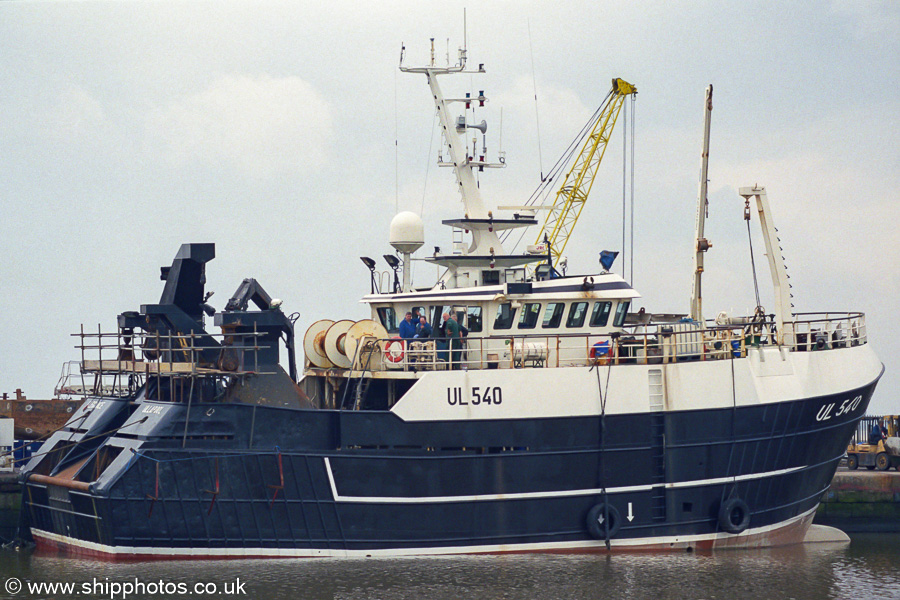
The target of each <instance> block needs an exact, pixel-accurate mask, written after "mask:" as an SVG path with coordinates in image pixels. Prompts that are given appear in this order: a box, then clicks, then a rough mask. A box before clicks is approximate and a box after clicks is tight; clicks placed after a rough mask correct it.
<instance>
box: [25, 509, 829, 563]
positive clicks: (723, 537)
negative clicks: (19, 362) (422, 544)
mask: <svg viewBox="0 0 900 600" xmlns="http://www.w3.org/2000/svg"><path fill="white" fill-rule="evenodd" d="M815 510H816V508H815V507H814V508H812V509H810V510H808V511H806V512H805V513H803V514H802V515H799V516H797V517H793V518H791V519H788V520H787V521H783V522H781V523H776V524H774V525H766V526H765V527H757V528H755V529H747V530H746V531H744V532H743V533H740V534H736V535H733V534H729V533H709V534H696V535H684V536H664V537H643V538H634V539H623V540H617V539H612V540H610V545H611V547H612V548H621V549H639V548H640V547H642V546H656V547H662V546H673V547H674V546H675V545H677V546H684V545H691V544H696V543H698V542H707V541H712V542H717V541H722V542H727V543H728V546H729V547H740V546H741V542H742V541H746V542H748V543H747V545H748V546H751V547H756V545H757V544H755V543H754V542H753V540H751V539H750V538H751V537H753V536H758V535H761V534H767V533H770V532H773V531H776V530H778V529H782V528H784V527H789V526H791V525H796V524H798V523H799V522H800V521H802V520H803V519H805V518H807V517H809V516H810V515H812V513H813V512H815ZM31 532H32V534H33V535H34V537H36V538H39V539H43V540H47V541H49V542H55V543H59V544H66V545H69V546H73V547H75V548H81V549H84V550H86V551H89V552H93V553H100V554H109V555H112V556H116V555H120V556H158V557H167V556H182V557H183V556H191V557H197V558H205V557H223V558H224V557H234V558H240V557H244V556H246V557H271V558H316V557H322V558H328V557H333V558H334V557H336V558H366V557H395V556H437V555H447V554H500V553H504V552H565V551H573V550H583V551H591V550H605V549H606V544H605V542H604V541H603V540H580V541H574V542H545V543H531V544H490V545H484V546H440V547H435V548H386V549H378V550H341V549H316V548H149V547H146V546H108V545H106V544H98V543H96V542H87V541H84V540H79V539H75V538H72V537H68V536H65V535H60V534H58V533H50V532H48V531H42V530H40V529H32V530H31ZM798 541H800V540H798Z"/></svg>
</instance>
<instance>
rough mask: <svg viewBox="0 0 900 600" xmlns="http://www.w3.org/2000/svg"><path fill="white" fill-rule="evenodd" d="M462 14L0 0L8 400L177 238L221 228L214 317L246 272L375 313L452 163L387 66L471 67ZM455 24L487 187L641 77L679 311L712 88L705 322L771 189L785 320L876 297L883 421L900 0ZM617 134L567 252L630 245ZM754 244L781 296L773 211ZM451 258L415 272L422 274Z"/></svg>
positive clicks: (562, 138) (332, 313) (894, 367)
mask: <svg viewBox="0 0 900 600" xmlns="http://www.w3.org/2000/svg"><path fill="white" fill-rule="evenodd" d="M453 4H454V3H448V2H441V3H436V2H435V3H430V2H421V1H418V2H371V3H359V2H341V1H331V2H328V3H321V2H220V1H217V2H210V3H201V2H2V3H0V142H2V151H0V203H2V209H3V211H2V220H0V234H2V237H0V240H2V244H3V260H2V262H0V281H2V285H3V293H2V295H0V391H5V392H12V391H13V390H14V389H15V388H17V387H20V388H22V389H23V390H24V391H25V393H26V394H28V395H29V396H30V397H35V398H38V397H49V395H50V394H51V392H52V389H53V387H54V385H55V384H56V380H57V378H58V373H59V369H60V367H61V365H62V363H63V362H64V361H66V360H72V359H77V358H79V355H78V353H77V352H76V350H75V349H74V348H73V346H74V344H75V340H74V338H71V337H70V336H69V334H72V333H75V332H77V331H78V329H79V327H80V326H81V324H84V325H85V327H86V328H88V329H91V330H96V328H97V326H98V324H99V325H101V326H102V327H103V329H104V330H106V331H114V329H115V323H116V321H115V317H116V315H117V314H118V313H120V312H122V311H125V310H136V309H138V308H139V306H140V304H145V303H155V302H156V301H157V300H158V298H159V294H160V293H161V291H162V285H163V284H162V282H161V281H159V267H160V266H163V265H168V264H170V263H171V260H172V258H173V257H174V255H175V252H176V251H177V250H178V247H179V245H180V244H181V243H184V242H215V243H216V253H217V258H216V259H215V260H214V261H213V262H212V263H210V264H209V266H208V267H207V275H208V279H209V283H208V287H207V289H210V290H214V291H215V293H216V295H215V296H214V297H213V298H212V300H211V303H212V304H213V305H214V306H216V308H218V309H221V308H222V307H223V306H224V304H225V302H226V301H227V299H228V298H229V297H230V296H231V295H232V293H233V292H234V291H235V289H236V288H237V286H238V285H239V283H240V282H241V280H242V279H243V278H244V277H256V278H257V279H258V280H259V281H260V282H261V283H262V284H263V286H264V287H265V288H266V290H267V291H268V292H269V293H270V294H271V295H272V296H275V297H279V298H282V299H283V300H284V307H285V309H286V311H287V312H293V311H298V312H300V314H301V318H300V320H299V321H298V323H297V333H298V336H302V334H303V332H304V331H305V330H306V328H307V327H308V325H309V324H311V323H312V322H313V321H315V320H317V319H320V318H332V319H340V318H352V319H359V318H364V317H366V316H368V315H367V313H366V310H365V308H364V306H362V305H360V304H359V303H358V298H359V297H360V296H361V295H363V294H364V293H366V292H368V272H367V271H366V269H365V267H364V266H363V265H362V263H361V262H360V261H359V259H358V257H359V256H361V255H369V256H373V257H379V262H380V261H381V259H380V256H381V255H382V254H385V253H389V252H390V251H391V250H390V247H389V246H388V244H387V235H388V227H389V223H390V220H391V217H392V216H393V214H394V213H395V212H396V209H397V208H399V209H400V210H413V211H415V212H420V211H421V210H422V207H423V205H424V213H425V214H424V219H425V223H426V246H425V248H426V249H427V250H428V251H429V252H430V251H431V249H432V248H433V246H435V245H438V246H444V247H449V245H450V231H449V229H447V228H444V227H441V226H440V225H439V222H440V219H442V218H452V217H457V216H460V215H459V214H458V212H459V208H460V204H459V201H458V195H457V194H456V192H455V188H454V185H453V176H452V172H451V171H449V170H446V169H439V168H438V167H437V166H436V165H435V164H434V163H435V158H436V155H437V150H438V145H439V138H438V137H437V136H436V135H435V131H436V130H435V129H434V111H433V106H432V104H431V100H430V97H429V94H428V90H427V87H426V85H425V80H424V77H423V76H421V75H409V74H401V73H399V72H398V69H397V66H398V61H399V57H400V47H401V43H405V44H406V47H407V58H406V63H407V64H409V65H415V64H422V63H424V61H425V60H427V57H428V51H429V41H428V40H429V38H431V37H433V38H435V44H436V46H437V50H438V52H437V54H438V60H440V61H443V60H444V59H445V56H446V54H447V48H448V41H447V40H448V38H449V48H450V53H451V57H452V58H453V59H454V60H455V55H456V48H457V47H458V46H459V45H461V43H462V38H463V18H462V12H463V11H462V5H459V6H452V5H453ZM467 15H468V28H467V31H468V49H469V57H470V64H471V65H475V64H477V63H484V65H485V68H486V70H487V74H485V75H478V76H473V77H468V76H467V77H459V78H455V79H446V80H444V81H443V85H444V86H445V91H446V92H448V95H455V94H461V93H463V92H465V91H474V92H477V91H478V90H482V89H483V90H485V94H486V95H487V96H488V97H489V99H490V101H489V102H488V105H487V106H486V107H485V109H483V110H482V111H480V112H479V113H478V115H477V118H478V119H479V120H480V119H482V118H484V119H486V120H487V121H488V124H489V129H488V135H487V144H488V153H489V156H495V152H496V151H497V150H498V149H500V143H501V139H500V134H501V131H502V150H503V151H504V152H505V153H506V159H507V163H508V165H509V166H508V168H506V169H504V170H495V171H489V172H485V173H483V174H482V175H481V178H480V180H481V189H482V193H483V196H484V198H485V201H486V202H487V203H488V204H489V205H492V206H496V205H508V204H521V203H522V202H524V200H525V199H527V198H528V196H529V195H530V193H531V191H532V190H533V189H534V188H535V187H536V185H537V184H538V183H539V179H540V173H541V171H542V170H543V172H547V171H548V170H549V168H550V166H551V165H552V164H553V162H554V161H555V160H556V158H557V157H558V156H559V155H560V153H561V152H562V151H563V149H564V148H565V147H566V146H567V145H568V144H569V142H570V141H571V139H572V138H573V137H574V136H575V134H576V133H577V132H578V130H579V129H580V128H581V126H582V125H583V124H584V122H585V121H586V119H587V118H588V117H589V116H590V114H591V113H592V112H593V111H594V110H595V109H596V107H597V106H598V105H599V104H600V102H601V101H602V99H603V97H604V96H605V94H606V92H607V91H608V89H609V87H610V80H611V79H612V78H613V77H621V78H623V79H625V80H627V81H629V82H631V83H633V84H634V85H636V86H637V88H638V92H639V93H638V96H637V101H636V103H635V117H636V129H635V132H636V136H635V139H636V144H635V157H636V160H635V175H634V177H635V245H634V260H635V268H634V285H635V287H636V288H637V289H638V291H639V292H640V293H641V294H642V295H643V298H642V299H641V300H639V301H638V303H637V306H645V307H646V308H647V310H649V311H655V312H687V311H688V308H689V300H690V277H691V257H692V243H693V240H692V238H693V227H694V212H695V205H696V195H697V179H698V177H697V175H698V169H699V155H700V143H701V135H702V118H703V94H704V89H705V88H706V86H707V85H709V84H710V83H712V84H713V85H714V87H715V94H714V110H713V116H712V143H711V158H710V193H709V197H710V203H711V206H710V215H709V221H708V225H707V237H709V239H710V240H711V241H712V242H713V249H712V250H711V251H710V252H709V253H708V255H707V258H706V265H707V272H706V277H705V290H704V306H705V312H706V314H707V316H709V317H713V316H715V314H716V313H718V312H719V311H720V310H727V311H729V312H731V313H742V312H744V311H748V310H752V308H753V306H754V305H755V301H754V299H753V284H752V274H751V269H750V259H749V249H748V242H747V232H746V226H745V224H744V221H743V218H742V211H743V200H742V199H741V198H740V197H739V196H738V195H737V188H739V187H742V186H747V185H753V184H759V185H763V186H765V187H766V188H767V189H768V192H769V199H770V201H771V203H772V208H773V212H774V217H775V222H776V225H777V226H778V228H779V229H780V231H781V238H782V246H783V249H784V255H785V257H786V260H787V264H788V268H789V273H790V275H791V277H792V279H791V281H792V283H793V285H794V289H793V292H794V295H795V299H794V303H795V306H796V310H797V311H799V312H824V311H835V312H837V311H864V312H866V313H867V323H868V329H869V336H870V340H871V343H872V344H873V346H874V347H875V349H876V351H877V352H878V354H879V356H880V357H881V360H882V361H883V362H884V363H885V366H886V368H887V372H886V375H885V377H884V379H883V380H882V382H881V384H880V387H879V389H878V391H877V392H876V396H875V400H874V403H873V405H872V407H871V410H870V412H873V413H882V414H883V413H887V412H892V413H897V412H900V403H898V402H900V401H898V392H900V376H898V374H897V371H898V368H900V349H898V348H900V343H898V340H900V325H898V318H897V314H896V307H897V293H898V272H900V259H898V257H900V251H898V241H900V236H898V233H897V228H898V221H900V208H898V203H897V190H898V189H900V180H898V173H900V161H898V158H900V153H898V145H897V139H898V133H900V132H898V116H897V115H898V114H900V101H898V90H900V61H898V59H897V57H898V56H900V47H898V46H900V3H897V2H892V1H884V2H877V1H873V2H809V1H803V2H778V3H774V2H682V1H672V0H667V1H665V2H634V3H629V2H605V1H600V2H598V1H596V0H594V1H591V2H557V3H547V2H524V1H521V0H519V1H516V2H479V3H473V4H471V5H470V6H469V7H468V11H467ZM532 65H533V67H532ZM535 91H536V92H537V103H535ZM501 109H502V128H501V120H500V114H501ZM538 123H539V128H538ZM538 132H539V133H538ZM622 133H623V132H622V130H621V128H619V130H617V131H616V132H615V133H614V135H613V142H612V143H611V144H610V149H609V151H608V152H607V155H606V157H605V159H604V162H603V164H602V165H601V168H600V172H599V174H598V179H597V183H596V184H595V186H594V188H593V191H592V195H591V198H590V201H589V203H588V205H587V208H586V209H585V212H584V214H583V216H582V218H581V221H580V222H579V224H578V226H577V228H576V231H575V233H574V235H573V237H572V239H571V241H570V243H569V246H568V248H567V249H566V254H567V255H568V257H569V265H570V272H572V271H575V272H590V271H596V270H597V269H598V266H597V262H596V258H597V253H598V252H599V251H600V250H603V249H609V250H622V249H623V248H622V239H621V218H622V215H621V213H622V179H623V166H622ZM538 140H540V153H539V152H538ZM429 150H430V154H429ZM530 235H536V232H535V233H534V234H530ZM753 235H754V237H755V240H756V241H755V251H756V252H757V255H756V256H757V266H758V270H759V275H760V278H761V283H762V292H763V304H764V306H766V307H767V309H769V310H771V307H772V305H773V302H772V294H771V283H770V279H769V276H768V271H767V269H766V267H765V262H764V257H763V254H762V248H761V246H760V242H759V239H760V238H759V228H758V224H757V223H756V222H754V223H753ZM625 249H626V252H630V250H629V245H628V244H626V248H625ZM420 254H424V252H421V253H420ZM620 258H621V257H620ZM630 260H631V257H630V256H628V254H627V253H626V261H627V262H630ZM616 268H617V269H618V268H620V265H617V266H616ZM434 276H435V270H434V267H432V266H426V265H424V264H421V263H420V264H417V266H416V271H415V281H414V284H416V285H419V286H422V285H427V284H430V283H432V281H433V278H434Z"/></svg>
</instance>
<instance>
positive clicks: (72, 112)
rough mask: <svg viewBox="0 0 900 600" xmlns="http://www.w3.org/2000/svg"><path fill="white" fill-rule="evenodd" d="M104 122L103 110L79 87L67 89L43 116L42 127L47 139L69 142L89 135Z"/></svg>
mask: <svg viewBox="0 0 900 600" xmlns="http://www.w3.org/2000/svg"><path fill="white" fill-rule="evenodd" d="M105 120H106V116H105V114H104V111H103V108H102V107H101V106H100V103H99V102H98V101H97V100H96V99H94V98H93V97H92V96H91V95H90V94H89V93H88V92H87V91H85V90H83V89H82V88H80V87H69V88H67V89H65V90H63V91H62V93H61V94H60V96H59V99H58V101H57V103H56V105H55V106H54V107H52V108H51V109H50V110H49V111H48V112H47V113H46V114H45V118H44V119H42V125H43V127H44V131H45V133H46V134H47V135H48V136H49V137H52V138H56V139H60V140H69V139H72V138H78V137H81V136H84V135H91V132H93V131H96V129H97V128H99V127H101V126H102V125H103V123H104V122H105Z"/></svg>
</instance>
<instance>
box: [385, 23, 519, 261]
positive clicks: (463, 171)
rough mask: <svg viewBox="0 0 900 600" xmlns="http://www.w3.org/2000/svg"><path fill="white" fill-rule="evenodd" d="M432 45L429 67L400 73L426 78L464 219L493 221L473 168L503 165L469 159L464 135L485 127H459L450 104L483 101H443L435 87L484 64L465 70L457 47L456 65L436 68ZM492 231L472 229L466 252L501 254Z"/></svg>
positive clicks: (463, 53) (462, 53) (463, 54)
mask: <svg viewBox="0 0 900 600" xmlns="http://www.w3.org/2000/svg"><path fill="white" fill-rule="evenodd" d="M431 44H432V54H431V56H432V58H431V65H429V66H427V67H404V66H402V65H401V66H400V70H401V71H403V72H404V73H424V74H425V76H426V77H427V79H428V87H429V88H430V89H431V95H432V97H433V98H434V105H435V108H436V109H437V113H438V118H439V119H440V122H441V130H442V131H443V134H444V139H445V140H446V142H447V148H448V150H449V153H450V161H451V164H452V166H453V170H454V171H455V173H456V180H457V183H458V185H459V193H460V195H461V196H462V201H463V205H464V210H465V217H466V219H492V218H493V213H492V212H491V211H489V210H488V209H487V208H486V207H485V204H484V201H483V200H482V198H481V191H480V190H479V189H478V181H477V180H476V179H475V173H474V169H476V168H480V167H502V166H504V165H502V164H500V165H494V164H490V163H487V162H485V161H484V160H483V158H480V157H477V156H471V157H470V156H469V154H468V149H467V147H466V139H465V133H466V130H467V129H468V128H475V129H480V130H481V131H482V133H484V129H486V125H485V124H482V125H478V126H474V125H462V126H460V125H458V124H457V123H456V122H455V121H454V118H453V115H452V114H451V111H450V104H451V103H454V102H465V103H471V102H484V98H483V97H477V98H445V97H444V94H443V92H442V91H441V87H440V85H439V84H438V80H437V78H438V75H450V74H457V73H484V72H485V70H484V65H479V66H478V69H477V70H469V71H466V70H465V68H466V49H465V48H460V50H459V62H458V63H457V64H456V65H454V66H452V67H451V66H449V65H448V66H445V67H439V66H435V64H434V39H433V38H432V40H431ZM492 229H493V228H484V229H482V228H474V227H473V228H472V229H471V231H472V238H473V239H472V248H471V249H470V250H469V252H470V253H472V254H485V255H486V254H495V255H498V256H499V255H503V254H505V251H504V250H503V246H502V244H501V243H500V238H499V236H498V235H497V232H496V231H494V230H492Z"/></svg>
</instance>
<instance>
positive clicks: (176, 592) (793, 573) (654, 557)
mask: <svg viewBox="0 0 900 600" xmlns="http://www.w3.org/2000/svg"><path fill="white" fill-rule="evenodd" d="M898 573H900V538H898V536H896V535H887V534H858V535H854V536H853V537H852V541H851V543H850V544H849V545H827V544H809V545H798V546H792V547H784V548H774V549H768V550H759V551H745V550H732V551H718V552H715V553H702V552H697V553H678V554H616V555H612V556H605V555H508V556H469V557H452V558H449V557H447V558H444V557H435V558H403V559H365V560H356V559H354V560H349V559H348V560H341V559H321V560H320V559H315V560H296V559H290V560H247V561H242V560H227V561H190V562H175V561H170V562H167V561H158V562H134V563H109V562H99V561H94V560H88V559H84V558H75V557H65V556H60V555H47V554H40V553H39V554H29V553H15V552H12V551H4V552H3V553H2V554H0V597H2V598H15V599H22V598H28V599H32V598H35V599H36V598H73V597H78V598H98V599H99V598H108V599H113V598H116V599H122V600H125V599H137V598H146V599H149V598H195V599H196V598H197V597H198V596H199V597H209V598H220V599H221V598H252V599H254V600H257V599H269V598H272V599H274V598H291V599H294V598H302V599H328V600H337V599H346V600H351V599H386V598H399V599H409V600H413V599H416V600H418V599H433V600H437V599H453V600H458V599H464V598H473V599H475V598H477V599H490V600H494V599H501V598H502V599H518V598H522V599H532V598H537V599H541V600H550V599H556V598H559V599H567V600H568V599H578V598H591V599H593V598H616V599H617V600H618V599H643V598H652V599H654V600H661V599H668V598H677V599H682V598H684V599H689V598H690V599H709V600H712V599H728V600H733V599H745V598H746V599H759V598H767V599H769V598H771V599H791V598H793V599H798V600H800V599H810V600H812V599H815V600H823V599H832V598H833V599H835V600H837V599H841V600H843V599H847V598H853V599H854V600H866V599H869V598H872V599H875V598H877V599H878V600H886V599H889V598H900V577H898ZM12 578H14V579H15V581H18V582H19V584H20V585H21V588H19V589H17V588H16V583H15V581H13V579H12ZM40 583H60V584H74V586H75V587H74V591H69V592H64V591H63V589H62V588H56V589H55V590H53V589H50V588H46V587H45V588H44V590H43V592H42V593H35V592H34V591H33V590H34V585H35V584H40ZM138 583H140V584H143V588H140V587H136V588H132V589H131V591H129V588H128V587H127V586H128V585H132V586H135V585H138ZM29 590H32V591H29ZM11 592H14V593H11ZM181 592H183V593H181Z"/></svg>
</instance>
